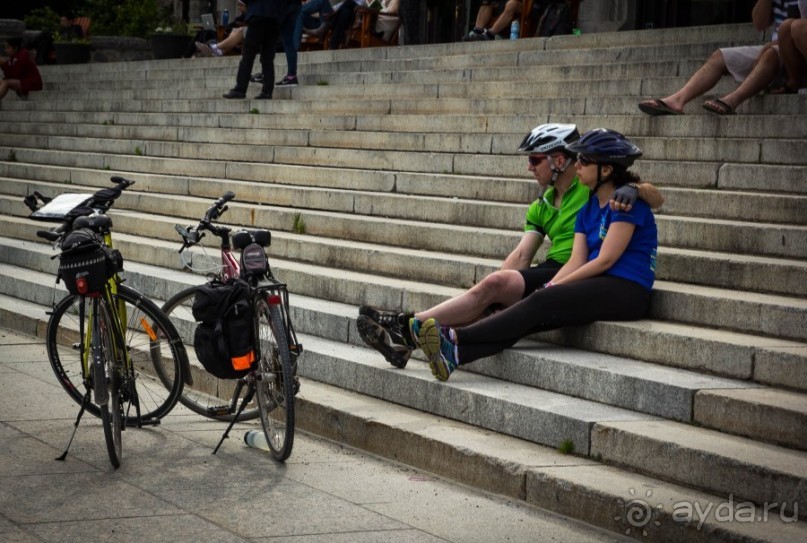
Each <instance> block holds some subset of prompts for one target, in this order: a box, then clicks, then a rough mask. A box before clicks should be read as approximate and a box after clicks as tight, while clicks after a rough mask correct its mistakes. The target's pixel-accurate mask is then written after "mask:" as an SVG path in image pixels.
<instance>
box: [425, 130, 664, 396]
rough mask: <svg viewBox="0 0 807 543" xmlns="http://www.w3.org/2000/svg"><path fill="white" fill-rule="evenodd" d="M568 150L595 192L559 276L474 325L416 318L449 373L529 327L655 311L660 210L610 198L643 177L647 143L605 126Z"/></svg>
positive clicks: (439, 369) (440, 370)
mask: <svg viewBox="0 0 807 543" xmlns="http://www.w3.org/2000/svg"><path fill="white" fill-rule="evenodd" d="M567 150H568V151H570V152H571V153H575V154H576V155H577V163H576V169H577V176H578V179H579V182H580V183H582V184H584V185H586V186H588V187H589V188H590V189H591V198H590V200H589V201H588V203H587V204H586V205H585V206H584V207H583V208H582V209H581V210H580V212H579V214H578V216H577V222H576V224H575V236H574V246H573V248H572V256H571V258H570V259H569V261H568V262H567V263H566V264H565V265H564V266H563V267H562V268H561V269H560V270H559V271H558V273H557V274H556V275H555V276H554V277H553V278H552V280H551V281H550V282H548V283H546V284H545V285H544V288H541V289H538V290H537V291H536V292H534V293H533V294H531V295H530V296H527V297H526V298H524V299H523V300H521V301H520V302H518V303H516V304H515V305H512V306H510V307H508V308H507V309H505V310H503V311H500V312H499V313H496V314H494V315H491V316H490V317H487V318H485V319H482V320H480V321H478V322H476V323H474V324H472V325H470V326H466V327H461V328H448V327H441V326H440V323H439V322H437V321H436V320H435V319H428V320H426V321H423V322H420V321H418V320H417V319H412V320H411V321H410V329H411V331H412V336H413V337H417V338H418V343H419V346H420V347H421V348H422V349H423V351H424V352H425V353H426V355H427V356H428V359H429V365H430V366H431V369H432V373H433V374H434V376H435V377H437V378H438V379H440V380H441V381H445V380H447V379H448V377H449V376H450V375H451V372H452V371H454V369H455V368H456V367H457V366H458V365H460V364H467V363H470V362H473V361H474V360H478V359H480V358H484V357H487V356H492V355H494V354H497V353H499V352H501V351H503V350H504V349H506V348H508V347H511V346H513V345H514V344H515V343H516V342H517V341H518V340H519V339H521V338H522V337H524V336H526V335H528V334H531V333H534V332H539V331H543V330H552V329H555V328H560V327H563V326H577V325H582V324H589V323H592V322H594V321H598V320H636V319H640V318H642V317H643V316H644V315H645V313H646V312H647V308H648V304H649V303H650V290H651V288H652V287H653V280H654V277H655V268H656V248H657V247H658V233H657V230H656V222H655V218H654V216H653V212H652V211H651V210H650V207H649V206H648V205H647V204H646V203H645V202H643V201H641V200H637V202H636V204H635V205H634V206H633V207H632V208H631V209H630V210H628V211H612V210H611V209H610V206H609V205H608V200H609V199H610V196H611V194H613V192H614V190H615V189H617V188H619V187H621V186H623V185H626V184H631V183H637V182H639V178H638V176H636V175H635V174H634V173H632V172H629V171H628V168H629V167H630V166H631V165H632V164H633V162H634V161H635V160H636V159H637V158H639V157H640V156H641V155H642V151H641V150H640V149H639V148H638V147H636V146H635V145H634V144H633V143H631V142H630V141H629V140H628V139H627V138H625V136H623V135H622V134H620V133H619V132H615V131H613V130H606V129H604V128H598V129H595V130H592V131H590V132H588V133H586V134H584V135H583V137H581V138H580V139H579V140H578V141H577V142H575V143H572V144H570V145H569V146H567Z"/></svg>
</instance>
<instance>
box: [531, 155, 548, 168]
mask: <svg viewBox="0 0 807 543" xmlns="http://www.w3.org/2000/svg"><path fill="white" fill-rule="evenodd" d="M548 158H549V157H548V156H547V155H544V156H532V155H530V156H529V157H527V160H528V161H529V162H530V164H531V165H532V166H537V165H538V164H540V163H541V161H542V160H547V159H548Z"/></svg>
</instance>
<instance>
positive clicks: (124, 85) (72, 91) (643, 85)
mask: <svg viewBox="0 0 807 543" xmlns="http://www.w3.org/2000/svg"><path fill="white" fill-rule="evenodd" d="M277 73H283V72H282V71H278V72H277ZM317 77H319V76H317V75H316V74H312V75H309V76H307V77H305V78H303V75H302V74H300V75H298V81H300V85H299V86H296V87H278V88H276V89H275V93H276V94H275V97H276V98H278V99H292V100H306V101H307V100H334V99H338V97H339V96H344V95H346V94H347V95H351V96H354V97H355V98H356V99H372V98H376V97H379V96H390V95H394V96H396V97H398V98H404V97H407V98H419V97H420V98H494V97H496V98H514V97H521V96H522V95H523V88H524V84H525V82H523V81H507V82H495V81H487V82H474V81H471V82H464V81H460V82H449V83H438V82H435V83H430V84H418V83H406V82H401V83H378V84H371V83H368V84H365V85H357V84H351V83H349V82H345V83H344V84H328V85H322V84H319V83H320V82H321V81H320V80H318V79H317ZM187 78H188V80H194V81H195V80H197V79H200V80H201V81H200V82H199V84H198V85H194V86H193V87H192V88H188V87H187V85H184V84H180V83H178V82H176V83H175V82H173V81H169V82H166V81H162V80H148V81H140V80H124V81H114V82H109V83H107V82H89V83H88V82H80V81H76V82H70V83H64V84H61V85H56V84H54V85H51V86H49V87H46V89H45V90H43V91H42V92H39V93H36V95H35V96H34V97H33V98H30V100H36V101H38V102H43V101H51V100H54V99H62V100H64V99H75V98H76V97H77V96H78V97H80V96H81V93H82V91H83V89H86V87H87V86H88V84H92V85H93V87H94V88H98V89H99V90H98V95H97V98H98V99H104V100H109V99H114V98H118V99H121V98H126V99H137V100H154V99H158V100H159V99H171V100H176V99H180V98H182V99H194V100H199V99H209V98H211V97H214V98H218V95H216V94H214V93H216V92H220V91H221V90H222V89H227V88H228V87H229V86H232V84H233V77H232V74H230V73H225V71H223V70H222V71H221V72H220V73H219V74H217V75H202V73H201V72H200V73H199V74H198V75H190V74H189V75H188V76H187ZM527 83H530V82H527ZM684 83H686V78H681V77H678V78H670V77H663V78H657V79H643V80H638V79H637V80H635V81H629V82H626V81H622V80H612V79H604V80H594V81H593V80H590V79H568V78H566V79H557V80H549V79H546V80H542V81H541V93H542V95H544V96H546V97H560V96H588V95H590V94H593V93H597V94H600V95H608V96H640V95H645V94H654V93H655V94H660V95H667V94H669V93H670V92H672V90H674V89H677V88H680V87H682V86H683V85H684ZM735 86H736V84H734V83H733V81H731V80H729V79H728V78H725V79H722V80H721V81H720V82H719V83H718V85H717V86H716V87H715V88H714V89H713V92H714V93H716V94H720V95H722V94H728V93H729V92H730V91H731V90H732V89H733V88H734V87H735Z"/></svg>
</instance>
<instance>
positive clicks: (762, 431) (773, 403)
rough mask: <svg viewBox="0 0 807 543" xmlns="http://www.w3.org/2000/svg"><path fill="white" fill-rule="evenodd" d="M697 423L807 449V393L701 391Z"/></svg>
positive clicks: (697, 404)
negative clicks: (806, 437) (806, 436)
mask: <svg viewBox="0 0 807 543" xmlns="http://www.w3.org/2000/svg"><path fill="white" fill-rule="evenodd" d="M694 413H695V416H694V420H695V421H696V422H697V423H698V424H701V425H703V426H705V427H707V428H712V429H715V430H719V431H721V432H724V433H730V434H735V435H741V436H746V437H751V438H753V439H755V440H758V441H769V442H772V443H778V444H780V445H783V446H786V447H792V448H796V449H801V450H807V440H805V439H804V436H805V435H807V394H804V393H796V392H791V391H786V390H778V389H764V388H758V389H752V388H746V389H735V390H729V389H724V390H700V391H699V392H698V393H697V394H696V395H695V402H694Z"/></svg>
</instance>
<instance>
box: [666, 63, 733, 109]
mask: <svg viewBox="0 0 807 543" xmlns="http://www.w3.org/2000/svg"><path fill="white" fill-rule="evenodd" d="M727 73H728V71H727V70H726V60H725V59H724V58H723V53H721V52H720V50H719V49H718V50H717V51H715V52H714V53H712V55H711V56H710V57H709V58H708V59H707V60H706V62H705V63H704V64H703V66H701V67H700V68H698V71H696V72H695V73H694V74H692V76H691V77H690V78H689V81H687V82H686V84H685V85H684V86H683V87H681V89H680V90H678V91H676V92H674V93H673V94H671V95H669V96H666V97H664V98H662V101H663V102H664V103H665V104H667V105H668V106H669V107H670V108H671V109H674V110H675V111H683V110H684V106H685V105H686V104H688V103H689V102H691V101H692V100H693V99H695V98H697V97H698V96H700V95H702V94H704V93H705V92H707V91H708V90H709V89H711V88H712V87H714V86H715V85H717V82H718V81H720V78H721V77H723V76H724V75H725V74H727Z"/></svg>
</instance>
